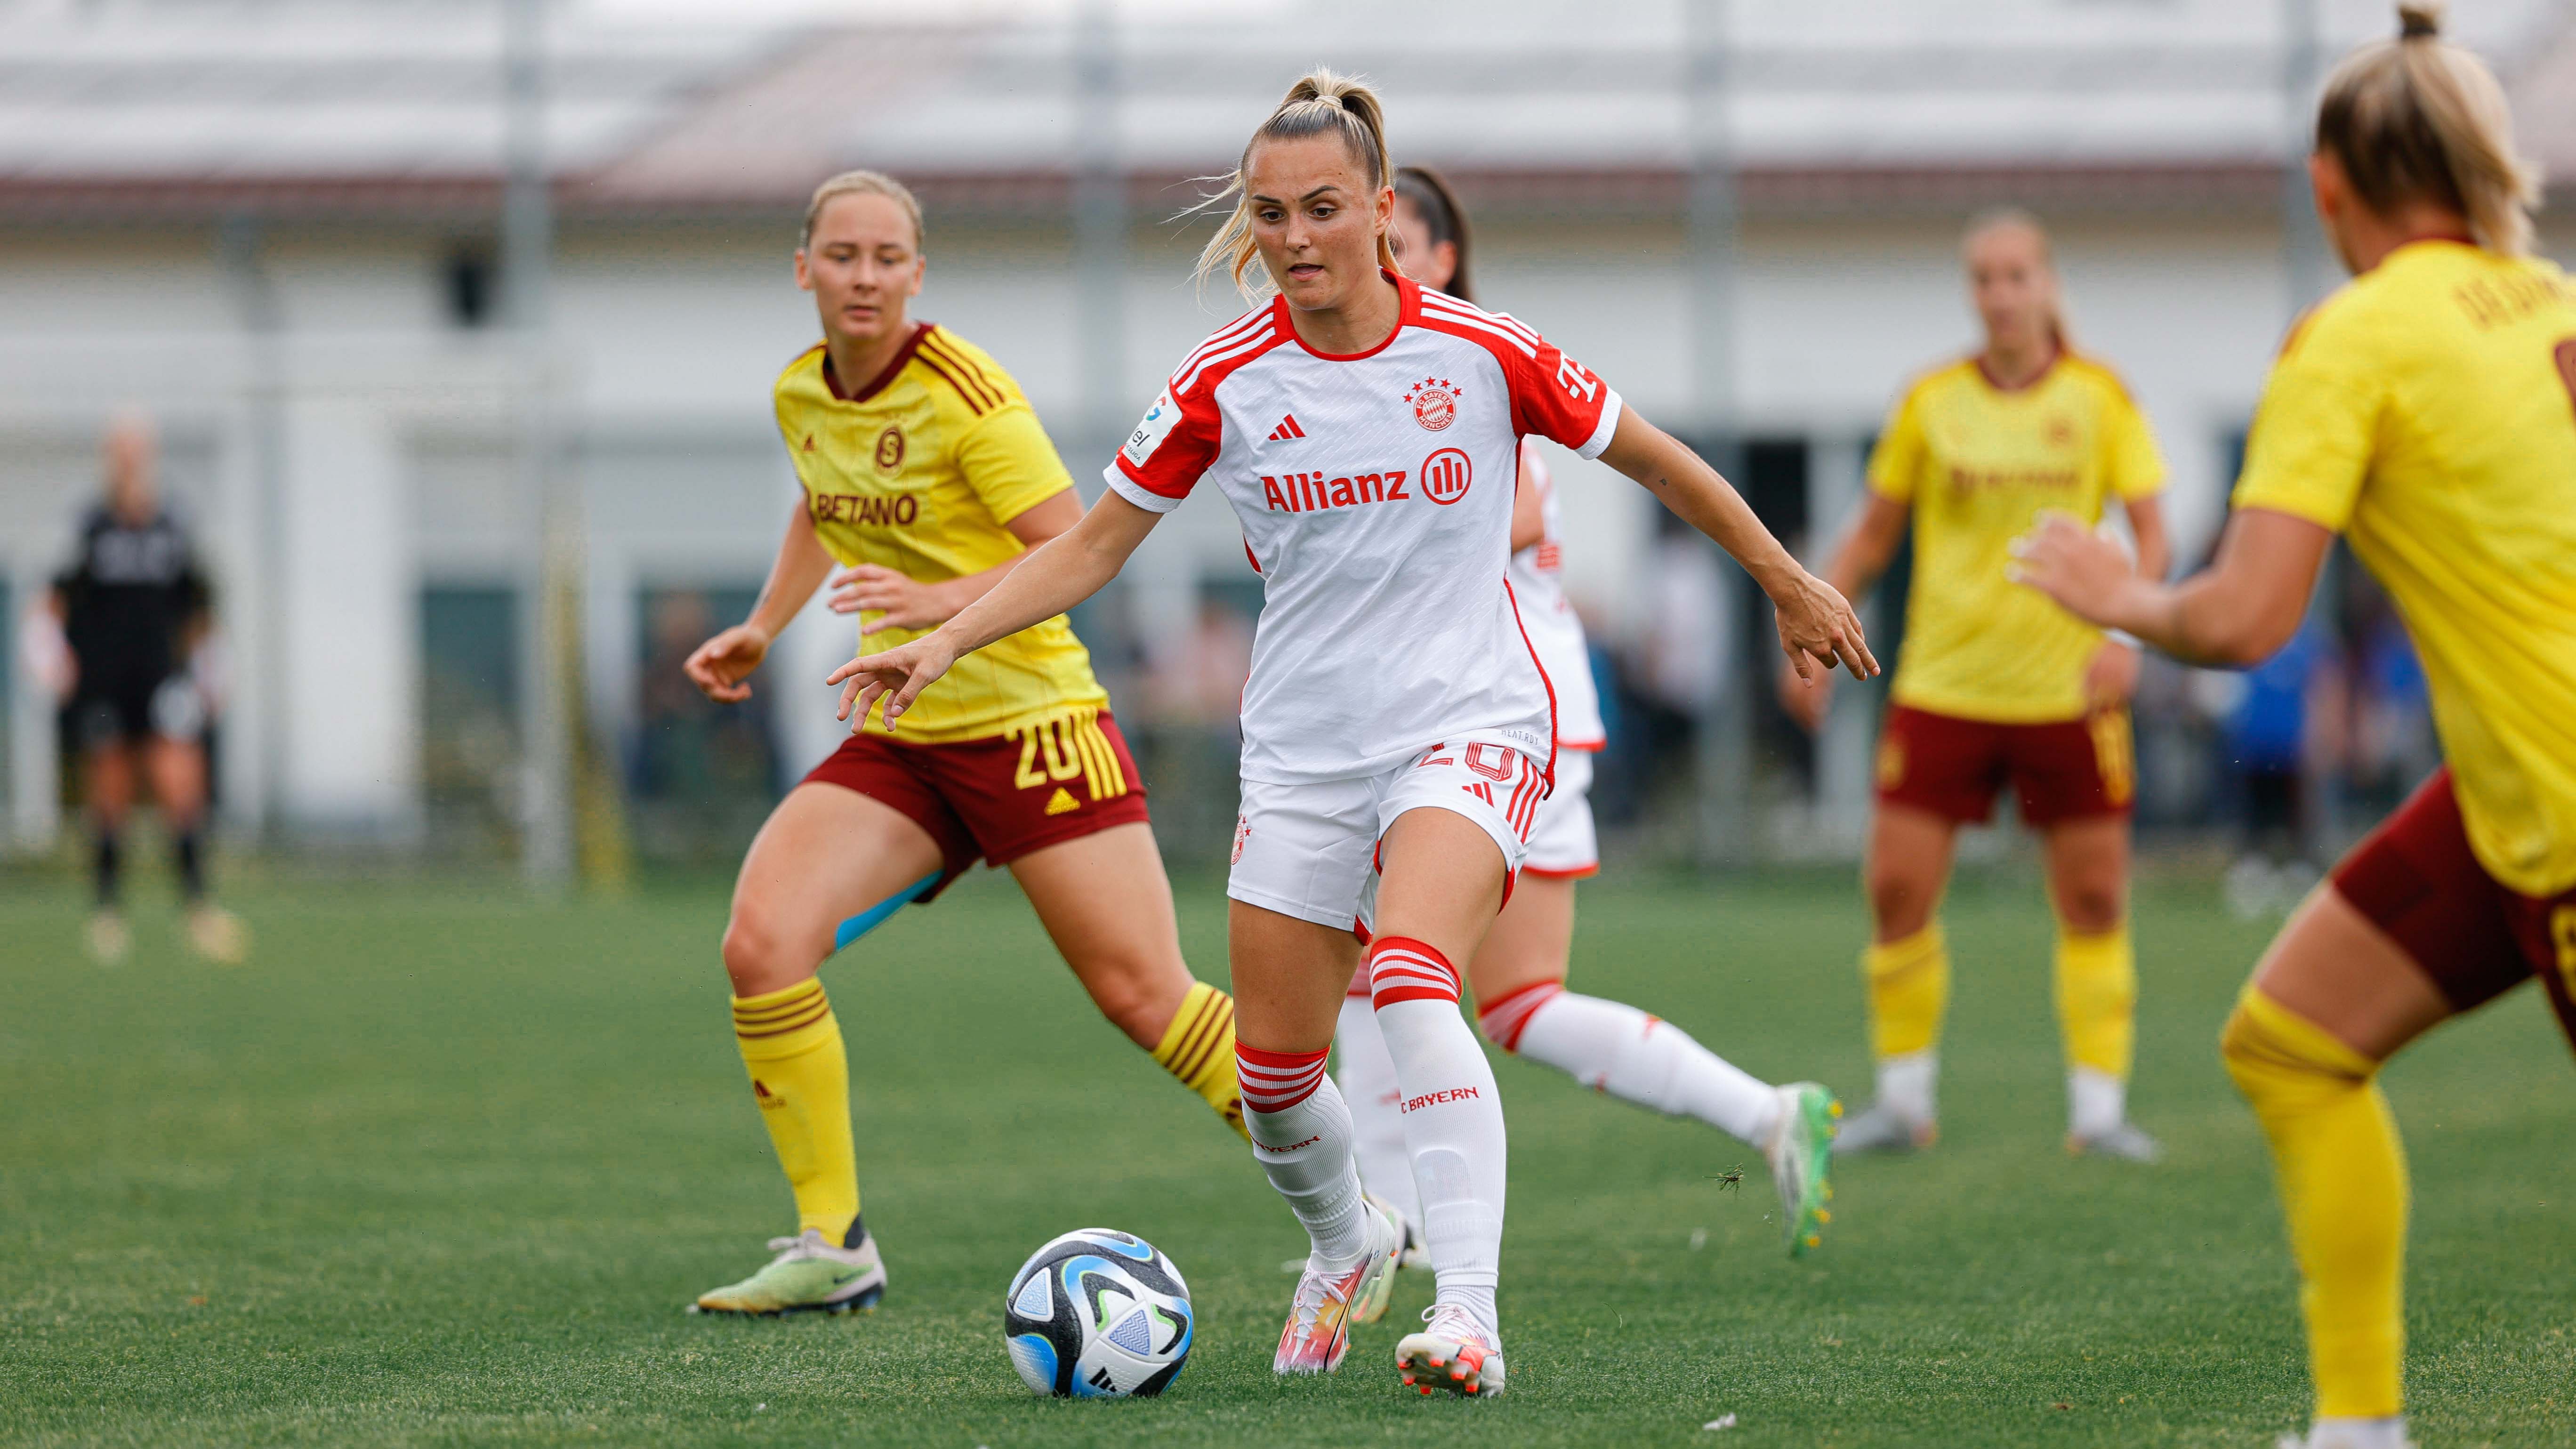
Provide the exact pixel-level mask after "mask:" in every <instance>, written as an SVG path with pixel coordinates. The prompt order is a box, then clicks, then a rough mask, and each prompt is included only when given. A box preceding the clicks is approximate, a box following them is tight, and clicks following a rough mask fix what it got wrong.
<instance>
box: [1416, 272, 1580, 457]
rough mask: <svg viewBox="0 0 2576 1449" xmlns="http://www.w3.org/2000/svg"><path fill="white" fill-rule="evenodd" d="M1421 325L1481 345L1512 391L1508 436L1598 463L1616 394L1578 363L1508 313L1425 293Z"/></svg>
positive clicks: (1426, 290)
mask: <svg viewBox="0 0 2576 1449" xmlns="http://www.w3.org/2000/svg"><path fill="white" fill-rule="evenodd" d="M1422 325H1424V326H1426V327H1433V328H1437V329H1439V330H1440V331H1443V332H1447V333H1449V334H1451V335H1453V336H1457V337H1464V338H1466V339H1468V340H1469V341H1472V342H1475V343H1477V344H1479V345H1481V346H1482V347H1483V348H1484V349H1485V350H1486V351H1488V352H1490V353H1492V354H1493V355H1494V360H1495V361H1496V362H1498V363H1501V364H1502V368H1503V379H1504V381H1505V383H1506V384H1507V385H1509V387H1510V388H1511V391H1512V430H1513V431H1514V432H1516V433H1519V434H1521V435H1522V436H1524V437H1527V436H1530V435H1532V434H1535V435H1537V436H1539V437H1542V438H1545V439H1547V440H1548V441H1550V442H1553V443H1562V444H1564V445H1565V446H1566V447H1568V448H1572V449H1573V450H1574V451H1575V452H1577V453H1579V454H1581V455H1582V456H1584V457H1586V458H1598V457H1600V456H1601V450H1602V449H1604V448H1607V447H1609V446H1610V435H1611V434H1612V433H1615V432H1617V431H1618V429H1619V408H1620V402H1619V394H1618V393H1617V392H1615V391H1613V390H1612V389H1611V387H1610V385H1609V384H1608V383H1606V382H1603V381H1602V380H1601V379H1600V377H1599V376H1598V375H1597V374H1595V373H1594V372H1593V371H1592V370H1591V369H1590V368H1588V367H1585V366H1584V365H1583V364H1582V363H1579V362H1577V361H1575V360H1574V359H1573V358H1571V357H1568V356H1566V355H1565V353H1564V352H1563V351H1562V350H1561V349H1559V348H1558V347H1557V345H1556V344H1555V343H1553V342H1550V341H1548V340H1547V339H1546V338H1544V337H1541V336H1539V335H1538V334H1537V333H1536V332H1534V331H1532V330H1530V328H1529V327H1528V326H1526V325H1524V324H1523V323H1521V322H1520V321H1518V320H1517V319H1515V318H1513V317H1512V316H1510V315H1509V314H1508V313H1501V312H1487V311H1484V310H1483V309H1481V308H1478V307H1473V306H1470V305H1469V304H1467V303H1465V302H1461V301H1459V300H1458V299H1457V298H1455V297H1450V296H1445V295H1443V294H1441V293H1439V292H1434V291H1431V290H1429V289H1428V288H1425V289H1424V291H1423V293H1422Z"/></svg>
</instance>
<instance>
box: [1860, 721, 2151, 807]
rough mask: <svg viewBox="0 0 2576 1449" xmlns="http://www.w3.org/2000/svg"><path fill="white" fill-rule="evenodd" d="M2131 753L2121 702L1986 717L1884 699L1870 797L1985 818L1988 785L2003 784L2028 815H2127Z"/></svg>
mask: <svg viewBox="0 0 2576 1449" xmlns="http://www.w3.org/2000/svg"><path fill="white" fill-rule="evenodd" d="M2136 759H2137V756H2136V752H2135V750H2134V748H2133V747H2132V746H2131V744H2130V740H2129V713H2128V711H2127V710H2121V709H2111V710H2101V711H2098V712H2096V713H2094V714H2090V715H2087V716H2085V717H2084V718H2082V719H2069V720H2054V721H2051V722H2049V723H2047V724H1994V723H1990V722H1988V721H1985V720H1973V719H1960V718H1958V717H1957V716H1955V715H1946V714H1934V713H1933V712H1932V711H1930V710H1928V709H1916V708H1914V707H1913V706H1911V705H1904V704H1898V705H1891V706H1889V707H1888V711H1887V722H1886V724H1885V725H1884V726H1882V727H1881V729H1880V731H1879V736H1878V798H1879V799H1881V800H1883V801H1886V802H1888V803H1891V804H1897V805H1911V806H1913V807H1914V808H1915V809H1918V810H1926V811H1930V812H1931V813H1932V814H1934V815H1938V816H1940V817H1941V818H1943V819H1945V820H1953V821H1956V822H1958V823H1960V824H1962V825H1971V824H1981V823H1983V822H1985V821H1987V820H1991V819H1993V818H1994V813H1995V795H1996V792H1998V791H2000V790H2002V789H2003V788H2004V786H2006V785H2010V786H2012V788H2013V792H2014V794H2015V795H2017V796H2019V797H2020V801H2021V818H2022V819H2023V820H2025V821H2028V822H2029V823H2030V824H2032V825H2054V824H2056V823H2057V822H2059V821H2061V820H2081V819H2084V818H2086V817H2088V816H2096V815H2126V814H2128V813H2129V809H2130V806H2131V804H2132V802H2133V801H2134V799H2135V797H2136V795H2137V764H2136Z"/></svg>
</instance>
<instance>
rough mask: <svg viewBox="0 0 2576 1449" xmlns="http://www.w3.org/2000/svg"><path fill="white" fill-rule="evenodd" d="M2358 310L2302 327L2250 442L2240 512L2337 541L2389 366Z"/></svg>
mask: <svg viewBox="0 0 2576 1449" xmlns="http://www.w3.org/2000/svg"><path fill="white" fill-rule="evenodd" d="M2356 310H2357V309H2352V308H2331V307H2330V308H2325V309H2321V310H2320V311H2319V312H2316V313H2312V314H2310V315H2309V316H2308V317H2306V318H2304V319H2302V320H2301V322H2300V324H2299V326H2298V327H2297V329H2296V330H2294V331H2293V332H2292V333H2291V336H2290V340H2289V343H2288V345H2286V346H2285V347H2283V348H2282V349H2281V357H2280V360H2279V361H2277V362H2276V363H2274V364H2273V367H2272V376H2271V380H2270V381H2268V382H2266V383H2265V384H2264V385H2263V400H2262V403H2261V404H2260V405H2259V406H2258V407H2257V408H2256V409H2255V412H2254V428H2253V432H2252V433H2251V435H2250V436H2248V437H2247V438H2246V440H2245V472H2244V474H2243V476H2241V477H2240V478H2239V479H2238V480H2237V483H2236V492H2235V504H2236V506H2237V507H2239V508H2268V509H2271V510H2273V511H2274V512H2276V513H2287V514H2290V515H2292V516H2293V517H2297V518H2304V519H2306V520H2308V521H2309V522H2311V523H2315V524H2320V525H2322V526H2324V527H2326V528H2329V529H2332V530H2334V531H2335V532H2337V533H2341V532H2342V531H2343V530H2344V527H2345V525H2347V524H2349V523H2350V522H2351V521H2352V511H2353V506H2354V504H2355V503H2356V502H2358V501H2359V499H2360V497H2361V485H2362V482H2363V480H2364V479H2366V478H2367V477H2368V476H2369V473H2370V459H2371V454H2372V452H2373V450H2374V448H2375V447H2376V445H2377V439H2378V433H2379V420H2380V412H2381V409H2382V408H2383V407H2384V406H2385V403H2386V383H2385V382H2384V381H2383V380H2382V379H2384V378H2385V377H2386V376H2387V375H2388V359H2387V357H2386V356H2385V349H2384V348H2382V347H2379V346H2377V345H2375V339H2373V338H2371V337H2370V336H2368V335H2367V334H2366V332H2365V331H2364V330H2363V329H2362V328H2360V327H2358V326H2356V325H2354V324H2353V317H2354V315H2355V311H2356Z"/></svg>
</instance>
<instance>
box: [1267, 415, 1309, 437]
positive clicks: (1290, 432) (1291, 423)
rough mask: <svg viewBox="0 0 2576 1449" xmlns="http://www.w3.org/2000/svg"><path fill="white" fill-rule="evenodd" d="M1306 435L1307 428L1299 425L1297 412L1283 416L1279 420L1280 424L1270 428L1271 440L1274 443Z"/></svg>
mask: <svg viewBox="0 0 2576 1449" xmlns="http://www.w3.org/2000/svg"><path fill="white" fill-rule="evenodd" d="M1304 436H1306V430H1305V429H1304V428H1301V427H1299V426H1297V415H1296V414H1295V413H1289V414H1288V415H1286V416H1285V417H1282V418H1281V419H1280V420H1279V426H1277V427H1275V428H1272V429H1271V430H1270V441H1272V442H1274V443H1278V442H1285V441H1286V440H1288V439H1290V438H1302V437H1304Z"/></svg>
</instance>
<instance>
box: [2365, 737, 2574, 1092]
mask: <svg viewBox="0 0 2576 1449" xmlns="http://www.w3.org/2000/svg"><path fill="white" fill-rule="evenodd" d="M2334 886H2335V890H2336V892H2337V893H2339V894H2340V895H2342V897H2343V898H2344V899H2345V900H2347V901H2350V902H2351V903H2352V906H2353V909H2355V910H2357V911H2359V912H2361V913H2362V915H2363V916H2365V917H2367V918H2369V920H2370V923H2371V924H2372V925H2375V926H2377V927H2378V928H2379V929H2380V930H2382V931H2385V932H2387V933H2388V937H2389V939H2390V940H2393V941H2395V942H2396V943H2397V944H2398V945H2399V946H2400V947H2402V948H2404V950H2405V952H2406V954H2407V955H2409V956H2411V957H2413V958H2414V960H2415V964H2416V965H2417V966H2419V967H2421V968H2423V971H2424V974H2425V975H2426V976H2427V977H2430V978H2431V979H2432V982H2433V985H2434V986H2435V987H2436V988H2438V989H2439V990H2440V991H2441V993H2442V995H2443V997H2444V998H2446V999H2447V1000H2449V1002H2450V1003H2451V1005H2452V1006H2453V1007H2455V1008H2457V1009H2459V1010H2461V1011H2467V1010H2469V1009H2470V1008H2471V1007H2475V1006H2480V1005H2483V1004H2485V1003H2486V1002H2488V1001H2492V1000H2494V999H2495V998H2496V997H2498V996H2500V995H2502V994H2504V993H2505V992H2507V991H2509V990H2512V989H2513V988H2514V987H2516V986H2519V985H2521V984H2522V983H2523V981H2524V980H2525V979H2527V978H2529V977H2533V976H2537V977H2539V978H2540V985H2541V988H2542V989H2543V990H2545V991H2547V992H2548V993H2549V1004H2550V1005H2551V1006H2552V1007H2554V1008H2556V1009H2557V1012H2558V1024H2559V1026H2561V1027H2562V1028H2564V1029H2565V1030H2566V1032H2567V1039H2568V1041H2569V1043H2570V1044H2571V1045H2576V890H2569V891H2566V892H2563V893H2561V894H2559V895H2556V896H2552V897H2550V898H2549V899H2547V900H2540V899H2535V898H2534V897H2531V896H2526V895H2523V894H2521V893H2520V892H2518V891H2514V890H2510V889H2507V888H2506V887H2505V886H2504V885H2503V884H2502V883H2500V882H2499V881H2497V880H2496V878H2495V877H2494V876H2491V875H2489V874H2487V872H2486V867H2485V866H2482V865H2480V864H2478V859H2477V857H2476V856H2474V855H2472V854H2470V853H2469V833H2468V829H2467V827H2466V826H2465V825H2464V824H2463V823H2462V822H2461V819H2460V800H2459V796H2458V795H2456V794H2454V793H2453V791H2452V789H2451V770H2450V767H2449V766H2447V765H2445V766H2443V767H2442V768H2441V769H2439V770H2436V771H2434V772H2433V778H2431V779H2429V780H2427V781H2425V782H2424V783H2423V785H2422V786H2420V787H2418V788H2417V790H2416V791H2415V793H2414V794H2413V795H2412V796H2410V797H2408V799H2407V801H2406V803H2405V804H2403V805H2401V806H2399V807H2397V813H2396V814H2394V815H2391V816H2389V817H2388V818H2387V819H2386V820H2384V821H2381V822H2380V825H2379V828H2378V829H2377V830H2374V831H2372V832H2371V833H2370V836H2369V838H2367V839H2365V840H2363V841H2362V842H2361V844H2359V845H2357V846H2355V847H2353V851H2352V854H2350V855H2348V856H2345V857H2344V859H2343V863H2342V864H2340V865H2338V866H2336V867H2335V869H2334Z"/></svg>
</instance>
